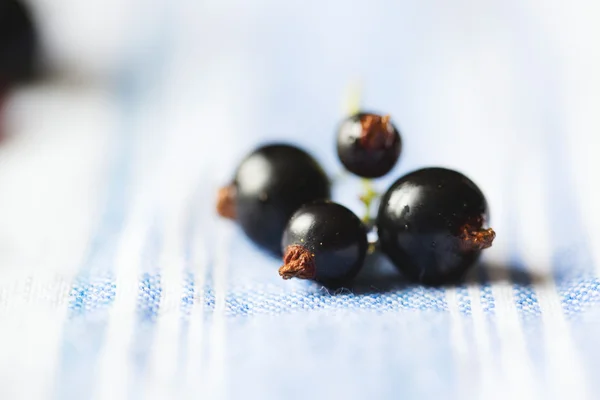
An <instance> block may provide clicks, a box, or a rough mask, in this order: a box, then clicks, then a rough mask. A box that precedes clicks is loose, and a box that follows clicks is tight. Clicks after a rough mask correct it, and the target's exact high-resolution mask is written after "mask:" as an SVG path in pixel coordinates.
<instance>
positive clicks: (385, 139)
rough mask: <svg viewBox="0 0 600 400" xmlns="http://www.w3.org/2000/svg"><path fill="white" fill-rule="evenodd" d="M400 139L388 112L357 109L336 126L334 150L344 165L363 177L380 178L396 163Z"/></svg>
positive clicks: (400, 144)
mask: <svg viewBox="0 0 600 400" xmlns="http://www.w3.org/2000/svg"><path fill="white" fill-rule="evenodd" d="M401 149H402V140H401V139H400V134H399V133H398V130H397V129H396V127H394V125H393V124H392V123H391V122H390V117H389V116H387V115H386V116H381V115H377V114H371V113H358V114H356V115H352V116H350V117H348V118H346V119H345V120H344V121H343V122H342V124H341V125H340V127H339V130H338V136H337V152H338V156H339V158H340V161H341V162H342V164H344V167H345V168H346V169H347V170H348V171H350V172H352V173H353V174H356V175H358V176H362V177H364V178H379V177H382V176H384V175H385V174H387V173H388V172H390V171H391V169H392V168H393V167H394V165H396V162H397V161H398V157H399V156H400V151H401Z"/></svg>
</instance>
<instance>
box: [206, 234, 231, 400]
mask: <svg viewBox="0 0 600 400" xmlns="http://www.w3.org/2000/svg"><path fill="white" fill-rule="evenodd" d="M232 229H233V224H229V223H220V224H218V226H217V228H216V238H217V243H216V252H215V260H214V268H213V288H214V296H215V310H214V314H213V319H212V321H211V326H210V328H211V329H210V333H209V337H208V338H207V339H208V340H207V343H208V344H209V349H208V354H209V362H208V365H209V366H210V369H209V371H208V374H207V375H206V379H207V384H208V386H207V391H206V393H208V396H209V397H210V398H211V399H216V400H219V399H225V398H226V397H227V383H226V382H225V373H226V371H225V368H226V365H225V343H226V334H227V332H226V325H225V312H226V309H227V307H226V304H225V299H226V290H227V273H228V271H229V252H230V251H232V250H233V248H232V247H231V238H232V236H233V235H232Z"/></svg>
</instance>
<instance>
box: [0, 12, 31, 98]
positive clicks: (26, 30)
mask: <svg viewBox="0 0 600 400" xmlns="http://www.w3.org/2000/svg"><path fill="white" fill-rule="evenodd" d="M36 43H37V37H36V31H35V28H34V24H33V20H32V18H31V15H30V13H29V10H28V9H27V8H25V5H24V4H23V3H22V2H21V1H16V0H1V1H0V91H2V90H1V89H2V87H5V88H6V86H9V85H11V84H13V83H15V82H18V81H21V80H24V79H28V78H30V77H31V76H32V74H33V72H34V68H35V55H36Z"/></svg>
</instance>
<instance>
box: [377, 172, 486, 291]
mask: <svg viewBox="0 0 600 400" xmlns="http://www.w3.org/2000/svg"><path fill="white" fill-rule="evenodd" d="M487 219H488V208H487V202H486V200H485V197H484V196H483V193H482V192H481V191H480V190H479V188H478V187H477V186H476V185H475V184H474V183H473V182H472V181H471V180H469V179H468V178H467V177H465V176H464V175H462V174H460V173H458V172H456V171H452V170H448V169H444V168H426V169H421V170H418V171H415V172H412V173H410V174H408V175H406V176H404V177H402V178H400V179H399V180H397V181H396V182H395V183H394V184H393V185H392V186H391V187H390V189H389V190H388V191H387V192H386V193H385V195H384V196H383V198H382V199H381V205H380V208H379V213H378V216H377V229H378V234H379V241H380V244H381V249H382V251H383V252H384V253H385V254H387V256H388V257H389V258H390V259H391V260H392V261H393V263H394V264H395V265H396V266H397V267H398V268H399V269H400V270H401V271H402V272H403V273H404V274H405V276H406V277H408V278H409V279H411V280H414V281H417V282H421V283H425V284H443V283H448V282H451V281H455V280H457V279H459V278H461V277H462V276H463V275H464V273H465V272H466V271H467V270H468V269H469V267H470V266H471V265H472V264H473V263H474V262H475V261H476V260H477V258H478V256H479V255H480V253H481V250H482V249H485V248H487V247H490V246H491V245H492V241H493V240H494V238H495V233H494V231H493V230H492V229H486V228H485V226H486V222H487Z"/></svg>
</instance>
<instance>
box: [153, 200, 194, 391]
mask: <svg viewBox="0 0 600 400" xmlns="http://www.w3.org/2000/svg"><path fill="white" fill-rule="evenodd" d="M172 209H174V210H177V211H179V212H178V213H177V214H178V215H175V216H173V217H172V218H168V219H167V222H166V229H165V236H164V237H165V243H164V247H163V250H164V251H163V253H162V255H161V257H160V261H159V265H160V271H161V272H160V273H161V283H162V297H161V301H160V309H159V312H158V318H157V320H156V322H155V323H156V328H155V329H156V337H155V339H154V345H153V346H152V347H151V356H150V359H149V372H148V378H147V380H146V383H145V386H144V390H145V393H146V395H145V396H144V398H149V399H153V398H156V399H165V398H168V397H169V396H170V395H172V394H173V393H174V389H175V386H174V383H175V379H176V374H177V362H178V361H179V360H178V358H177V357H178V355H179V353H178V351H177V349H178V345H179V338H180V336H179V333H180V328H181V323H180V322H181V298H182V296H183V269H184V266H185V263H184V258H183V254H182V252H183V232H184V227H185V219H184V218H185V213H183V212H182V211H184V210H185V209H186V207H183V206H181V205H176V206H174V207H173V208H172Z"/></svg>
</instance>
